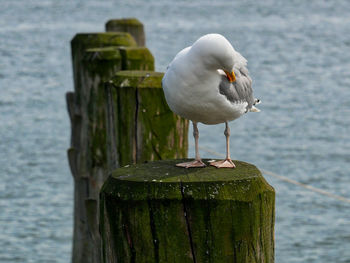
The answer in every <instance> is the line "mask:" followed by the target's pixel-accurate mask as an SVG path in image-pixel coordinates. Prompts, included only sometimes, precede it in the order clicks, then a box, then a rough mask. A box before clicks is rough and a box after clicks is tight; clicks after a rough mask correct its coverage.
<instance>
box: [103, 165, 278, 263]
mask: <svg viewBox="0 0 350 263" xmlns="http://www.w3.org/2000/svg"><path fill="white" fill-rule="evenodd" d="M181 161H182V160H169V161H167V160H166V161H155V162H149V163H145V164H137V165H130V166H127V167H123V168H119V169H116V170H115V171H113V173H112V174H111V176H110V177H109V178H108V179H107V181H106V183H105V184H104V186H103V188H102V190H101V195H100V198H101V206H100V222H101V228H100V231H101V236H102V249H103V262H104V263H107V262H108V263H114V262H135V263H140V262H145V263H146V262H147V263H148V262H164V263H166V262H179V263H186V262H213V263H215V262H220V263H221V262H225V263H229V262H232V263H248V262H249V263H263V262H264V263H266V262H268V263H273V262H274V220H275V211H274V210H275V192H274V189H273V188H272V187H271V186H270V185H269V184H268V183H267V182H266V181H265V179H264V178H263V176H262V175H261V173H260V171H259V170H258V169H257V168H256V167H255V166H254V165H252V164H248V163H245V162H240V161H235V164H236V166H237V168H235V169H216V168H214V167H206V168H193V169H183V168H178V167H175V163H177V162H181ZM206 161H207V160H206Z"/></svg>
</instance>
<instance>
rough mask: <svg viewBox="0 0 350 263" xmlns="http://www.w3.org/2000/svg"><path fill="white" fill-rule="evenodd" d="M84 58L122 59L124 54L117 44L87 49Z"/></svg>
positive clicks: (91, 60)
mask: <svg viewBox="0 0 350 263" xmlns="http://www.w3.org/2000/svg"><path fill="white" fill-rule="evenodd" d="M83 59H84V60H87V61H90V62H93V61H94V60H114V59H119V60H122V56H121V54H120V51H119V49H118V47H117V46H114V47H100V48H88V49H86V51H85V54H84V57H83Z"/></svg>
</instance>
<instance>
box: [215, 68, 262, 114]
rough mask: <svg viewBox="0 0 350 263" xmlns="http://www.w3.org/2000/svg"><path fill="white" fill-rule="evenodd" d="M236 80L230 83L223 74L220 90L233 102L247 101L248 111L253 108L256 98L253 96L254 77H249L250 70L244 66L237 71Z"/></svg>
mask: <svg viewBox="0 0 350 263" xmlns="http://www.w3.org/2000/svg"><path fill="white" fill-rule="evenodd" d="M235 75H236V81H235V82H233V83H230V82H229V81H228V79H227V77H226V76H224V75H223V76H222V79H221V82H220V85H219V91H220V93H221V94H222V95H224V96H226V98H227V99H228V100H229V101H230V102H231V103H238V102H247V103H248V106H247V111H248V110H249V109H251V108H252V106H253V104H254V102H255V100H254V97H253V89H252V79H251V78H250V77H249V74H248V70H247V69H246V68H245V67H242V68H241V69H240V70H239V71H238V72H235Z"/></svg>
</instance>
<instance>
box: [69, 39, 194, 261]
mask: <svg viewBox="0 0 350 263" xmlns="http://www.w3.org/2000/svg"><path fill="white" fill-rule="evenodd" d="M71 47H72V61H73V73H74V74H73V76H74V92H68V93H67V96H66V99H67V107H68V112H69V116H70V119H71V126H72V137H71V148H70V149H69V150H68V159H69V164H70V167H71V171H72V174H73V177H74V184H75V190H74V191H75V193H74V199H75V201H74V236H73V253H72V262H74V263H75V262H79V263H82V262H84V263H86V262H87V263H89V262H94V263H98V262H100V258H101V257H100V253H101V247H100V235H99V231H98V229H99V218H98V214H97V213H96V211H98V210H99V199H98V195H99V191H100V188H101V186H102V184H103V182H104V181H105V179H106V176H107V175H108V172H109V171H110V170H111V169H113V168H115V167H117V166H118V161H116V162H108V161H107V156H108V151H107V145H108V144H109V143H111V144H113V145H114V144H115V143H116V142H113V140H111V139H110V138H108V137H107V117H108V115H107V105H106V93H105V91H106V89H105V86H104V83H105V82H106V81H109V79H110V78H111V77H112V76H114V74H115V73H116V72H118V71H120V70H148V71H153V70H154V58H153V55H152V54H151V52H150V51H149V50H148V49H147V48H146V47H140V46H137V44H136V42H135V40H134V39H133V38H132V36H131V35H130V34H128V33H125V32H108V33H84V34H77V35H76V36H75V37H74V38H73V40H72V41H71ZM156 95H158V93H157V94H156ZM155 100H157V101H158V99H157V98H155ZM113 103H114V105H115V102H113ZM123 105H124V106H127V105H126V104H123ZM132 106H135V104H130V105H128V107H132ZM163 106H164V105H163ZM118 107H119V106H118ZM131 110H133V109H131ZM118 116H120V118H124V117H123V115H118ZM166 116H167V115H165V117H166ZM166 118H167V117H166ZM161 119H162V117H160V120H161ZM147 125H148V123H142V121H141V119H139V121H138V125H137V127H138V129H139V130H142V129H143V128H142V127H143V126H145V127H148V126H147ZM171 125H172V124H170V126H171ZM184 125H187V123H186V122H184ZM118 127H120V125H119V126H118ZM135 127H136V126H135ZM187 127H188V126H186V129H187ZM180 130H181V132H183V130H182V129H180ZM185 133H186V135H183V137H185V138H187V130H186V131H185ZM114 136H119V135H118V134H116V133H114ZM184 145H185V149H182V148H181V149H180V148H175V149H174V150H173V152H177V151H179V152H181V153H182V152H185V155H180V156H186V152H187V140H186V143H185V144H184ZM182 146H183V145H182V144H178V145H176V147H182ZM140 147H141V148H142V146H140ZM144 148H147V147H144ZM160 148H162V146H160ZM162 149H163V148H162ZM157 150H158V149H157V148H155V149H153V151H157ZM151 151H152V150H149V151H148V154H149V155H151ZM127 153H128V152H126V154H127ZM118 156H120V158H123V152H119V155H118ZM176 156H178V154H173V155H170V157H169V158H174V157H176ZM124 159H125V158H124ZM140 160H145V159H140ZM109 165H111V166H109Z"/></svg>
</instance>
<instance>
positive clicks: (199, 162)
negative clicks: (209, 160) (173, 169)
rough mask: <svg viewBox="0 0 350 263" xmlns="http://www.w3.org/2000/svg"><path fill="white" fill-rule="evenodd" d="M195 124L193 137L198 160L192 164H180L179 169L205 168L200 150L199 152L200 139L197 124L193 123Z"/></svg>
mask: <svg viewBox="0 0 350 263" xmlns="http://www.w3.org/2000/svg"><path fill="white" fill-rule="evenodd" d="M192 124H193V137H194V144H195V151H196V159H195V160H194V161H192V162H186V163H178V164H176V166H178V167H185V168H191V167H205V166H206V165H205V163H203V162H202V159H201V158H200V157H199V150H198V138H199V132H198V128H197V122H194V121H193V122H192Z"/></svg>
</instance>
